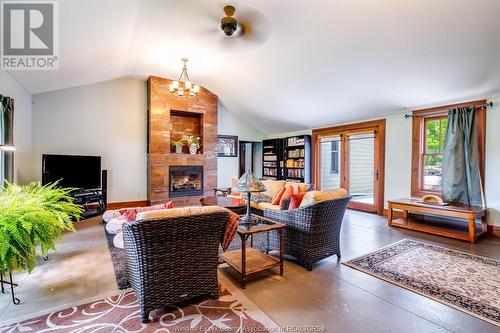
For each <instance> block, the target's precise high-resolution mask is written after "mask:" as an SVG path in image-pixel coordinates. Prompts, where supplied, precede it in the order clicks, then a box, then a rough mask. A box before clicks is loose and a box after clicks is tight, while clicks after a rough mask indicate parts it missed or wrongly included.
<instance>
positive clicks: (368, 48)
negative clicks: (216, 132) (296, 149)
mask: <svg viewBox="0 0 500 333" xmlns="http://www.w3.org/2000/svg"><path fill="white" fill-rule="evenodd" d="M227 3H230V4H232V5H234V6H235V7H236V17H238V14H241V15H242V16H243V14H244V13H246V14H247V16H248V17H249V18H250V21H251V23H253V32H254V33H255V34H256V35H257V37H258V38H256V39H255V38H252V37H253V36H255V34H254V35H250V37H248V36H247V37H248V38H247V37H245V38H241V37H240V38H225V36H224V35H223V33H222V31H220V30H219V20H220V18H221V17H222V16H223V11H222V8H223V7H224V5H226V4H227ZM59 10H60V40H59V48H60V57H59V59H60V64H59V71H40V72H30V71H24V72H21V71H19V72H13V73H12V74H13V75H14V77H15V78H16V79H17V80H18V81H19V82H21V83H22V84H23V85H24V86H25V87H26V88H27V89H28V90H29V91H30V92H31V93H40V92H45V91H50V90H55V89H61V88H66V87H73V86H78V85H83V84H88V83H94V82H99V81H105V80H110V79H115V78H120V77H125V76H134V77H140V78H146V77H148V76H149V75H158V76H164V77H169V78H177V77H178V75H179V73H180V69H181V61H180V59H181V58H182V57H188V58H189V63H188V68H189V72H190V76H191V79H192V81H193V82H195V83H199V84H201V85H203V86H205V87H207V88H208V89H210V90H211V91H213V92H214V93H216V94H218V95H219V98H220V100H221V103H222V104H223V105H224V107H226V108H227V109H228V110H230V111H232V112H234V113H236V114H238V115H239V116H241V117H242V118H243V119H246V120H248V121H250V122H251V123H252V124H254V125H255V126H257V127H258V128H260V129H262V130H263V131H265V132H268V133H269V132H281V131H293V130H300V129H305V128H312V127H321V126H326V125H330V124H334V123H343V122H348V121H355V120H360V119H368V118H376V117H379V116H384V115H386V114H388V113H391V112H397V111H399V110H402V109H406V108H411V107H415V106H420V105H426V104H432V103H438V102H441V101H447V100H454V99H463V98H468V97H472V96H484V95H487V94H490V93H492V92H496V91H500V37H499V36H500V23H499V20H498V14H499V13H500V1H495V0H490V1H489V0H477V1H469V0H463V1H459V0H428V1H424V0H415V1H411V0H393V1H375V0H372V1H370V0H365V1H357V0H350V1H348V0H343V1H326V0H290V1H285V0H262V1H260V0H252V1H243V0H241V1H219V0H198V1H194V0H182V1H173V0H172V1H169V0H142V1H141V0H84V1H82V0H79V1H77V0H61V1H60V9H59ZM252 20H253V22H252Z"/></svg>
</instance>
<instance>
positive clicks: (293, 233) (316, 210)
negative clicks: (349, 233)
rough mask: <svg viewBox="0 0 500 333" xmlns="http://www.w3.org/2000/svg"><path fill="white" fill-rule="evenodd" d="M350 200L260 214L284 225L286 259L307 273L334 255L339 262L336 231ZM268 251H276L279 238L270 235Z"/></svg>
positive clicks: (338, 238)
mask: <svg viewBox="0 0 500 333" xmlns="http://www.w3.org/2000/svg"><path fill="white" fill-rule="evenodd" d="M350 200H351V197H345V198H340V199H335V200H328V201H323V202H319V203H315V204H312V205H308V206H305V207H302V208H298V209H292V210H281V211H277V210H269V209H266V210H264V216H265V217H268V218H270V219H273V220H276V221H279V222H281V223H284V224H286V226H287V228H286V229H285V235H284V238H285V239H284V240H285V242H284V243H285V244H284V245H285V247H284V251H285V254H286V255H291V256H292V257H295V258H297V259H298V260H299V261H301V262H303V263H304V264H305V267H306V269H307V270H309V271H311V270H312V268H313V265H314V263H316V262H318V261H320V260H322V259H325V258H327V257H329V256H332V255H334V254H336V255H337V256H338V257H339V258H340V228H341V226H342V220H343V218H344V213H345V210H346V208H347V204H348V203H349V201H350ZM269 245H270V249H271V250H278V249H279V238H277V236H276V235H274V234H271V235H270V244H269Z"/></svg>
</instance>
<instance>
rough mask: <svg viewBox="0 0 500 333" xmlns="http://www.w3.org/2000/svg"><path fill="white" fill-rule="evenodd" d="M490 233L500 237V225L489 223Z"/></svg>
mask: <svg viewBox="0 0 500 333" xmlns="http://www.w3.org/2000/svg"><path fill="white" fill-rule="evenodd" d="M488 235H489V236H495V237H500V226H496V225H488Z"/></svg>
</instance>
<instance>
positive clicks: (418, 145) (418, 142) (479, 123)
mask: <svg viewBox="0 0 500 333" xmlns="http://www.w3.org/2000/svg"><path fill="white" fill-rule="evenodd" d="M485 104H486V101H485V100H480V101H474V102H469V103H462V104H454V105H447V106H443V107H437V108H432V109H426V110H418V111H414V112H413V141H412V142H413V147H412V174H411V195H412V196H414V197H422V196H424V195H427V194H437V195H439V194H441V177H442V171H443V170H442V162H443V148H444V141H445V137H446V130H447V126H448V110H451V109H453V108H456V107H462V106H474V105H485ZM475 112H476V118H475V119H476V120H475V124H476V132H477V138H478V140H477V141H478V148H479V159H480V172H481V178H482V180H483V184H484V156H485V155H484V152H485V135H484V134H485V131H484V129H485V128H486V109H485V108H477V109H476V111H475Z"/></svg>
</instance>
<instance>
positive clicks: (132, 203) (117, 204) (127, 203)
mask: <svg viewBox="0 0 500 333" xmlns="http://www.w3.org/2000/svg"><path fill="white" fill-rule="evenodd" d="M147 205H148V201H147V200H139V201H123V202H110V203H108V205H107V208H108V209H121V208H132V207H145V206H147Z"/></svg>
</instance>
